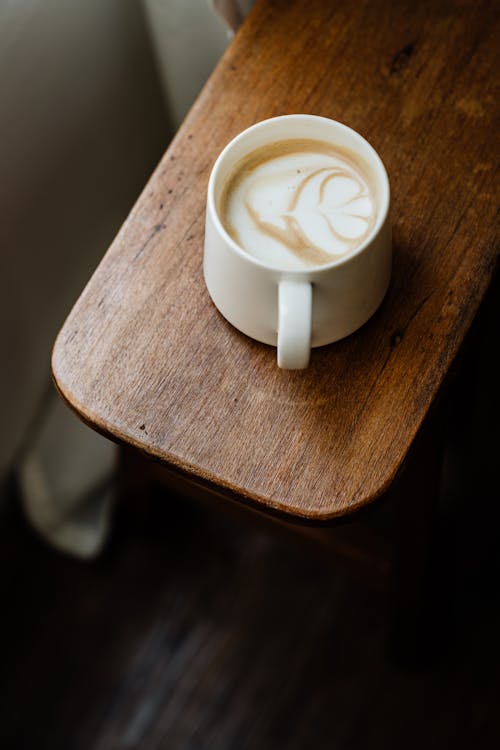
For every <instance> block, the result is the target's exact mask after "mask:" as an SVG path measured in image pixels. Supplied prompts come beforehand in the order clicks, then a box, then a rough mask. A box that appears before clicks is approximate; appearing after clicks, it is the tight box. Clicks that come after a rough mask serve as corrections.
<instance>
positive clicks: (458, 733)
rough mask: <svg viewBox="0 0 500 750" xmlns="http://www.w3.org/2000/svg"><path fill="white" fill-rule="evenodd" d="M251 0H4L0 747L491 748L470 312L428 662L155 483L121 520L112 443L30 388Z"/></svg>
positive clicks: (231, 525)
mask: <svg viewBox="0 0 500 750" xmlns="http://www.w3.org/2000/svg"><path fill="white" fill-rule="evenodd" d="M251 4H252V3H251V2H250V1H247V2H245V0H240V2H233V3H231V2H226V3H224V2H207V1H206V0H142V1H141V0H104V1H103V0H3V2H0V136H1V137H0V175H1V180H0V193H1V194H0V206H1V221H0V249H1V269H0V341H1V347H2V352H3V357H2V367H1V368H0V399H1V408H2V426H1V430H0V555H1V567H0V594H1V601H2V609H3V614H2V616H1V621H0V624H1V632H0V634H1V643H2V645H3V650H4V653H3V656H2V669H1V670H0V699H1V700H0V746H1V747H2V748H6V749H7V750H9V749H10V748H15V749H17V748H19V749H20V750H24V749H25V748H35V747H36V748H38V749H41V748H42V749H43V748H47V749H49V748H50V750H59V748H60V749H61V750H63V749H64V750H68V748H70V749H72V748H74V749H75V750H80V749H81V750H89V749H92V750H94V748H95V749H97V750H100V749H102V750H108V749H110V748H151V749H153V748H158V749H160V748H161V749H170V748H173V749H176V748H182V749H184V748H186V749H189V750H196V749H198V748H200V749H204V748H213V749H214V750H215V749H216V748H221V749H222V750H225V748H244V747H245V748H263V749H264V750H265V749H266V748H269V749H271V748H273V749H274V748H333V747H335V748H337V747H338V748H340V747H342V748H353V749H354V750H356V749H357V748H363V747H366V746H368V743H369V745H370V747H371V748H373V747H376V748H377V747H384V749H385V750H387V748H402V747H404V748H413V747H415V748H417V747H418V748H421V747H438V748H447V747H450V746H452V745H453V746H455V747H468V746H472V747H475V748H478V747H485V748H486V747H494V746H496V742H497V741H498V739H499V738H500V720H499V719H498V717H497V713H498V710H497V702H498V688H499V687H500V662H499V658H498V657H499V647H498V638H497V633H498V627H499V625H500V615H499V609H500V608H499V597H498V575H499V574H500V565H499V553H498V541H497V540H498V534H497V528H498V511H497V506H498V499H499V497H498V490H497V484H496V453H497V450H498V441H497V440H496V438H495V436H496V435H497V432H498V427H497V421H498V397H497V391H498V382H499V380H498V378H499V374H500V372H499V369H498V365H496V364H495V361H494V356H493V353H492V349H493V348H494V347H492V345H491V342H494V341H496V340H498V334H497V317H498V316H497V314H496V311H497V305H496V303H495V302H492V301H491V295H490V300H489V302H488V305H487V309H486V312H485V313H484V314H483V321H484V324H483V325H482V327H481V329H480V332H479V333H478V334H477V335H476V336H475V339H474V342H473V345H472V351H473V356H472V357H469V359H468V360H467V362H466V366H465V367H464V369H463V373H462V375H461V377H460V379H459V382H458V386H457V388H458V391H457V392H458V394H459V395H458V397H459V398H461V399H463V402H464V403H466V405H467V408H465V409H464V410H462V412H461V417H460V419H458V418H457V417H456V415H454V414H453V413H450V415H449V440H448V445H447V453H446V461H445V474H444V477H443V482H442V485H443V486H442V503H441V509H440V521H439V524H438V529H439V534H440V542H439V550H438V551H437V552H436V557H435V560H434V565H435V567H434V568H433V569H432V577H433V578H434V587H433V588H432V587H431V588H432V601H433V606H434V607H435V609H434V610H433V612H434V625H435V630H433V629H432V628H431V629H430V631H429V633H427V636H428V641H427V643H426V648H427V647H428V651H429V654H431V653H432V654H433V658H432V659H430V666H424V667H420V668H418V669H415V668H414V666H413V667H412V668H411V669H410V668H408V667H407V666H404V667H403V666H401V664H398V663H397V662H396V661H394V660H392V659H391V658H390V656H389V655H388V651H387V641H388V638H389V635H390V633H389V630H390V622H389V619H388V617H387V604H388V603H387V601H386V600H385V599H384V597H383V596H382V595H381V594H380V592H377V591H373V590H372V589H370V588H369V587H366V586H365V585H364V583H363V582H361V581H358V580H357V578H356V577H353V576H352V575H351V574H349V573H346V572H345V571H344V570H341V569H338V567H337V566H336V565H334V564H333V563H328V564H325V561H324V560H320V559H318V558H316V557H315V556H314V555H312V554H310V550H309V549H307V550H304V549H302V547H299V546H297V545H296V544H294V543H293V544H291V543H290V542H289V540H284V539H281V538H278V537H276V536H275V535H274V534H272V533H269V531H267V530H266V529H261V528H254V527H253V526H252V525H247V524H246V523H242V522H241V520H240V519H238V520H235V519H233V518H220V517H219V516H218V515H216V516H214V515H213V514H212V512H211V511H210V510H209V509H207V508H205V507H204V506H200V505H199V504H197V503H194V502H193V501H192V500H191V498H190V497H189V493H187V494H186V492H183V491H181V490H179V488H178V487H176V488H170V489H169V488H168V486H166V485H165V483H157V484H156V483H155V482H152V483H151V484H150V485H149V487H148V491H147V496H144V497H141V496H140V492H139V495H138V496H137V497H135V498H132V500H131V501H130V502H125V503H117V502H116V500H117V497H119V495H120V491H119V490H120V488H117V481H116V477H117V465H118V457H117V450H116V449H115V447H114V446H113V445H112V444H111V443H109V442H108V441H107V440H105V439H104V438H102V437H100V436H98V435H96V434H95V433H93V432H92V431H91V430H89V429H87V428H86V427H85V426H84V425H82V424H81V423H80V422H79V421H78V420H77V419H76V418H75V417H74V416H73V415H72V414H71V413H70V412H69V411H68V410H67V409H66V407H65V406H64V405H63V404H62V403H61V402H60V400H59V399H58V397H57V396H56V394H55V392H54V389H53V386H52V385H51V380H50V351H51V346H52V344H53V341H54V338H55V336H56V334H57V332H58V330H59V328H60V326H61V324H62V322H63V320H64V318H65V316H66V314H67V313H68V312H69V310H70V308H71V306H72V304H73V303H74V301H75V300H76V299H77V297H78V295H79V293H80V292H81V290H82V288H83V286H84V285H85V283H86V282H87V280H88V278H89V276H90V275H91V273H92V271H93V270H94V268H95V267H96V265H97V264H98V262H99V259H100V258H101V257H102V255H103V254H104V252H105V251H106V249H107V247H108V246H109V244H110V243H111V241H112V239H113V237H114V235H115V234H116V232H117V230H118V229H119V227H120V225H121V223H122V222H123V221H124V219H125V218H126V216H127V214H128V212H129V210H130V208H131V207H132V205H133V203H134V202H135V200H136V199H137V197H138V196H139V194H140V192H141V191H142V189H143V187H144V185H145V183H146V182H147V180H148V177H149V175H150V174H151V172H152V170H153V169H154V167H155V165H156V164H157V162H158V160H159V158H160V157H161V155H162V153H163V151H164V150H165V148H166V147H167V145H168V143H169V141H170V139H171V138H172V136H173V135H174V133H175V131H176V129H177V127H178V126H179V124H180V123H181V121H182V119H183V117H184V115H185V114H186V112H187V110H188V109H189V107H190V105H191V104H192V102H193V101H194V99H195V97H196V95H197V93H198V92H199V90H200V88H201V87H202V86H203V84H204V82H205V80H206V79H207V78H208V76H209V75H210V72H211V70H212V69H213V67H214V66H215V65H216V63H217V61H218V59H219V58H220V56H221V55H222V53H223V51H224V49H225V47H226V45H227V44H228V41H229V40H230V38H231V35H232V33H233V31H234V30H235V29H236V28H237V26H238V24H239V23H240V22H241V20H242V19H243V18H244V16H245V13H246V12H247V11H248V9H249V7H250V6H251ZM485 436H486V439H485ZM128 494H129V495H130V491H129V492H128ZM471 498H472V499H473V500H474V501H475V502H477V503H478V504H480V506H481V509H482V510H481V513H480V514H477V516H476V517H475V518H474V519H471V518H470V517H469V516H468V514H467V512H466V507H467V506H468V504H470V502H471ZM129 500H130V498H129ZM173 506H175V508H176V512H175V514H173V515H174V520H172V517H173V516H172V507H173ZM166 508H168V515H167V511H166ZM436 602H438V605H436ZM436 607H437V608H436ZM431 619H432V618H431ZM443 631H445V634H444V637H443ZM438 633H439V644H440V645H439V649H438V651H439V658H434V657H435V656H436V654H435V653H434V651H435V649H433V646H435V643H433V640H434V639H433V635H434V634H436V637H437V634H438ZM424 661H425V660H424Z"/></svg>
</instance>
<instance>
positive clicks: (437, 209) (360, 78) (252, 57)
mask: <svg viewBox="0 0 500 750" xmlns="http://www.w3.org/2000/svg"><path fill="white" fill-rule="evenodd" d="M497 32H498V19H497V14H496V13H495V3H493V2H492V3H489V2H486V0H483V1H482V2H473V1H472V0H468V1H467V2H453V3H451V2H445V0H440V1H438V2H428V3H426V2H421V3H413V2H399V3H396V4H394V3H392V2H389V1H388V0H370V2H359V3H355V4H353V3H350V2H348V0H335V2H324V1H323V0H295V1H294V2H288V1H287V2H284V1H283V2H259V3H258V4H257V6H256V8H255V9H254V11H253V12H252V13H251V15H250V17H249V19H248V20H247V21H246V23H245V24H244V26H243V27H242V29H241V31H240V32H239V33H238V35H237V36H236V39H235V40H234V42H233V43H232V44H231V46H230V47H229V49H228V51H227V53H226V54H225V56H224V58H223V59H222V61H221V63H220V64H219V66H218V67H217V69H216V71H215V72H214V74H213V75H212V77H211V78H210V80H209V81H208V83H207V85H206V86H205V88H204V90H203V91H202V93H201V95H200V97H199V98H198V100H197V102H196V103H195V105H194V107H193V108H192V110H191V112H190V114H189V116H188V117H187V119H186V121H185V122H184V124H183V125H182V127H181V129H180V130H179V132H178V134H177V136H176V138H175V139H174V141H173V142H172V144H171V146H170V148H169V149H168V151H167V152H166V154H165V156H164V158H163V159H162V161H161V162H160V164H159V166H158V168H157V170H156V171H155V173H154V174H153V176H152V178H151V180H150V181H149V183H148V185H147V186H146V188H145V190H144V192H143V194H142V195H141V196H140V198H139V200H138V202H137V203H136V205H135V207H134V208H133V210H132V212H131V214H130V216H129V217H128V219H127V221H126V222H125V224H124V225H123V227H122V229H121V231H120V232H119V234H118V236H117V238H116V239H115V241H114V243H113V244H112V246H111V248H110V249H109V251H108V253H107V254H106V256H105V258H104V260H103V261H102V263H101V265H100V266H99V268H98V269H97V271H96V273H95V274H94V276H93V277H92V279H91V281H90V283H89V284H88V286H87V288H86V289H85V290H84V292H83V294H82V296H81V297H80V299H79V301H78V302H77V304H76V306H75V308H74V309H73V311H72V312H71V314H70V316H69V317H68V319H67V321H66V323H65V325H64V327H63V329H62V331H61V333H60V335H59V337H58V339H57V342H56V345H55V348H54V352H53V373H54V378H55V381H56V384H57V387H58V388H59V390H60V392H61V394H62V395H63V397H64V398H65V399H66V400H67V402H68V403H69V404H70V405H71V406H72V408H73V409H74V410H75V411H76V412H77V413H78V414H79V415H80V416H81V417H82V418H83V419H84V420H85V421H86V422H88V423H89V424H90V425H91V426H93V427H94V428H95V429H97V430H99V431H101V432H103V433H104V434H106V435H108V436H109V437H111V438H113V439H116V440H119V441H123V442H125V443H127V444H130V445H133V446H136V447H138V448H139V449H140V450H142V451H143V452H144V453H146V454H148V455H150V456H153V457H156V458H158V459H160V460H161V461H163V462H165V463H166V464H167V465H168V466H169V467H170V468H174V469H175V468H176V469H178V470H180V471H182V472H185V473H187V474H188V475H190V476H193V477H196V478H197V479H198V480H200V481H202V482H205V483H207V484H208V485H209V486H211V487H213V488H216V489H217V490H219V491H220V490H223V491H227V492H229V493H231V494H232V495H233V496H236V497H237V498H239V499H240V500H242V501H243V502H250V503H256V504H258V505H259V506H260V507H261V508H266V509H268V510H271V511H275V512H283V513H286V514H288V515H289V516H293V517H296V518H301V519H316V520H327V519H331V518H334V517H336V516H338V515H341V514H344V513H346V512H349V511H351V510H354V509H355V508H358V507H359V506H361V505H363V504H365V503H367V502H369V501H371V500H373V499H374V498H376V497H377V496H379V495H380V493H381V492H383V491H384V490H385V489H386V488H387V487H388V486H389V484H390V483H391V481H392V480H393V478H394V476H395V474H396V472H397V470H398V468H399V467H400V466H401V464H402V462H403V460H404V458H405V456H406V454H407V452H408V450H409V448H410V446H411V444H412V442H413V440H414V437H415V435H416V434H417V432H418V430H419V428H420V426H421V424H422V422H423V420H424V418H425V416H426V414H427V412H428V410H429V407H430V405H431V403H432V402H433V400H434V398H435V396H436V394H437V393H438V391H439V388H440V386H441V385H442V382H443V380H444V378H445V376H446V374H447V372H448V370H449V368H450V365H451V364H452V362H453V359H454V357H455V356H456V354H457V352H458V350H459V348H460V345H461V342H462V341H463V339H464V336H465V334H466V333H467V330H468V329H469V327H470V324H471V322H472V320H473V318H474V316H475V314H476V312H477V309H478V307H479V305H480V303H481V300H482V298H483V296H484V294H485V292H486V290H487V288H488V285H489V283H490V281H491V279H492V277H493V274H494V270H495V267H496V263H497V254H498V244H497V242H496V240H497V235H496V224H495V212H496V200H495V195H496V188H497V185H496V176H495V171H496V166H497V164H498V150H497V149H496V148H495V142H494V134H495V132H498V108H497V107H496V106H495V104H496V99H495V88H494V85H495V81H494V73H495V71H496V70H497V69H498V62H499V61H498V55H497V52H496V47H497V45H495V39H496V38H497V37H496V33H497ZM291 112H307V113H314V114H319V115H325V116H328V117H332V118H334V119H338V120H340V121H342V122H344V123H346V124H348V125H350V126H351V127H353V128H355V129H356V130H358V131H359V132H361V133H362V135H364V136H365V137H366V138H367V139H368V140H369V141H370V142H371V143H372V144H373V146H374V147H375V148H376V149H377V150H378V152H379V153H380V154H381V156H382V158H383V160H384V162H385V164H386V166H387V169H388V173H389V177H390V180H391V185H392V193H393V224H394V272H393V280H392V285H391V288H390V290H389V293H388V295H387V297H386V299H385V301H384V303H383V305H382V307H381V309H380V310H379V312H378V313H377V314H376V315H375V316H374V318H372V320H371V321H369V322H368V323H367V324H366V325H365V326H364V327H363V328H362V329H361V330H360V331H358V332H357V333H355V334H354V335H352V336H350V337H349V338H347V339H345V340H344V341H341V342H338V343H336V344H333V345H331V346H328V347H324V348H322V349H320V350H315V351H314V352H313V356H312V363H311V366H310V367H309V369H308V370H306V371H303V372H286V371H280V370H279V369H278V368H277V367H276V361H275V360H276V353H275V350H274V349H273V348H271V347H267V346H264V345H261V344H258V343H256V342H253V341H251V340H250V339H248V338H246V337H245V336H244V335H242V334H240V333H238V331H236V330H235V329H233V328H232V327H231V326H230V325H229V324H228V323H226V321H225V320H224V319H223V318H222V317H221V316H220V315H219V314H218V312H217V311H216V310H215V308H214V306H213V305H212V303H211V301H210V299H209V297H208V294H207V292H206V289H205V286H204V282H203V278H202V252H203V232H204V225H203V223H204V204H205V192H206V187H207V180H208V175H209V172H210V169H211V166H212V164H213V162H214V160H215V158H216V156H217V154H218V153H219V152H220V150H221V149H222V148H223V146H224V145H225V144H226V143H227V142H228V140H229V139H230V138H232V137H233V136H234V135H235V134H236V133H238V132H239V131H240V130H242V129H243V128H245V127H247V126H248V125H250V124H252V123H254V122H256V121H258V120H261V119H264V118H266V117H269V116H273V115H278V114H286V113H291ZM126 158H127V155H126V154H124V159H126Z"/></svg>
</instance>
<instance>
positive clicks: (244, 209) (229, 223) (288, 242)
mask: <svg viewBox="0 0 500 750" xmlns="http://www.w3.org/2000/svg"><path fill="white" fill-rule="evenodd" d="M365 172H366V169H365V168H364V165H363V164H362V163H361V162H360V161H359V160H358V159H357V158H356V157H354V156H353V155H352V154H350V152H347V151H344V150H342V149H339V148H337V147H336V146H333V145H332V144H329V143H327V142H323V141H315V140H306V139H303V140H302V139H301V140H289V141H278V142H276V143H273V144H270V145H269V146H266V147H264V148H262V149H258V150H257V151H254V152H253V153H252V154H250V155H249V156H248V157H246V158H245V159H244V160H243V161H242V162H240V164H239V165H237V166H236V168H235V170H234V171H233V174H232V175H231V176H230V178H229V180H228V182H227V184H226V187H225V190H224V192H223V195H222V198H221V211H220V213H221V218H222V221H223V224H224V226H225V228H226V230H227V231H228V233H229V234H230V235H231V236H232V237H233V239H234V240H235V241H236V242H237V243H238V244H239V245H240V246H241V247H242V248H243V249H244V250H245V251H246V252H248V253H249V254H251V255H253V256H254V257H256V258H258V259H259V260H262V261H264V262H267V263H270V264H272V265H278V266H280V267H282V268H304V267H308V266H318V265H325V264H327V263H330V262H331V261H333V260H336V259H337V258H340V257H343V256H345V255H347V254H349V253H351V252H352V251H353V250H354V249H355V248H356V247H358V246H359V245H360V244H361V243H362V242H363V240H365V239H366V237H367V236H368V235H369V234H370V232H371V230H372V228H373V226H374V223H375V219H376V197H375V192H374V190H373V189H372V188H371V187H370V185H369V181H368V178H367V177H366V175H365Z"/></svg>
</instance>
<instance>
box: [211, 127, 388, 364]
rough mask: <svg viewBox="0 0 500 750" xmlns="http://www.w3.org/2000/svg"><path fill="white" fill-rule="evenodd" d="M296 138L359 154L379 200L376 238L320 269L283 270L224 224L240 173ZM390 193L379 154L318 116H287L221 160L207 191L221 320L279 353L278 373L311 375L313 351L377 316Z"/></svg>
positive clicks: (384, 276) (230, 148)
mask: <svg viewBox="0 0 500 750" xmlns="http://www.w3.org/2000/svg"><path fill="white" fill-rule="evenodd" d="M294 138H307V139H317V140H321V141H328V142H330V143H332V144H334V145H337V146H339V147H340V148H346V149H349V150H350V151H353V152H355V153H356V154H357V155H358V156H359V157H360V158H361V159H362V161H363V162H364V164H365V165H366V167H367V169H368V170H369V172H370V177H371V179H372V180H373V181H374V184H375V187H376V192H377V201H378V203H377V218H376V221H375V224H374V227H373V229H372V231H371V232H370V234H369V236H368V237H367V238H365V239H364V241H363V242H362V243H361V244H360V245H359V246H358V247H356V248H355V249H354V250H353V251H352V252H351V253H349V254H348V255H345V256H342V257H340V258H338V259H337V260H332V261H331V262H330V263H328V264H326V265H321V266H313V267H305V268H301V269H284V268H279V267H276V266H273V265H271V264H267V263H264V262H263V261H261V260H258V259H257V258H254V257H253V256H252V255H250V254H249V253H247V252H246V251H245V250H243V249H242V248H241V247H240V246H239V245H238V244H237V243H236V242H235V241H234V240H233V239H232V238H231V237H230V236H229V234H228V233H227V232H226V230H225V229H224V226H223V225H222V222H221V220H220V216H219V204H220V200H221V196H222V192H223V188H224V186H225V184H226V182H227V180H228V178H229V177H230V176H231V174H232V171H233V170H234V167H235V166H236V164H238V162H239V161H240V160H241V159H243V158H244V157H245V156H247V155H248V154H250V153H251V152H252V151H254V150H255V149H258V148H261V147H262V146H265V145H267V144H270V143H274V142H276V141H280V140H289V139H294ZM389 206H390V190H389V180H388V177H387V173H386V171H385V168H384V165H383V163H382V161H381V159H380V157H379V156H378V154H377V152H376V151H375V150H374V149H373V147H372V146H370V144H369V143H368V142H367V141H366V140H365V139H364V138H363V137H362V136H361V135H359V133H356V132H355V131H354V130H352V129H351V128H349V127H347V126H346V125H342V124H341V123H339V122H336V121H335V120H330V119H328V118H326V117H318V116H316V115H283V116H281V117H273V118H271V119H269V120H264V121H263V122H259V123H257V124H256V125H252V126H251V127H250V128H248V129H247V130H244V131H243V132H242V133H240V134H239V135H238V136H236V138H234V139H233V140H232V141H231V142H230V143H229V144H228V145H227V146H226V147H225V149H224V150H223V151H222V153H221V154H220V156H219V157H218V159H217V161H216V162H215V165H214V167H213V169H212V173H211V175H210V180H209V184H208V197H207V213H206V228H205V250H204V260H203V270H204V276H205V283H206V285H207V289H208V292H209V294H210V296H211V298H212V301H213V302H214V304H215V306H216V307H217V308H218V310H219V311H220V312H221V313H222V315H223V316H224V317H225V318H226V319H227V320H228V321H229V322H230V323H232V325H234V326H235V327H236V328H237V329H238V330H240V331H242V332H243V333H245V334H246V335H247V336H250V337H251V338H254V339H256V340H257V341H261V342H262V343H264V344H270V345H272V346H277V347H278V366H279V367H282V368H285V369H302V368H304V367H307V365H308V363H309V356H310V350H311V346H312V347H316V346H324V345H325V344H330V343H332V342H334V341H338V340H339V339H341V338H344V337H345V336H348V335H349V334H350V333H353V332H354V331H355V330H357V329H358V328H360V327H361V326H362V325H363V324H364V323H365V322H366V321H367V320H368V319H369V318H370V317H371V316H372V315H373V313H374V312H375V310H376V309H377V308H378V306H379V305H380V303H381V302H382V299H383V297H384V295H385V293H386V291H387V287H388V286H389V280H390V275H391V256H392V246H391V226H390V219H389Z"/></svg>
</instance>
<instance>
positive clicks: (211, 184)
mask: <svg viewBox="0 0 500 750" xmlns="http://www.w3.org/2000/svg"><path fill="white" fill-rule="evenodd" d="M277 120H320V121H323V122H327V123H330V124H331V123H333V124H334V125H335V126H336V127H337V128H340V129H341V130H344V131H346V132H348V133H349V135H352V136H354V138H355V139H358V140H361V141H363V142H364V143H365V145H366V146H367V147H368V151H369V153H370V155H371V157H372V158H373V159H374V161H375V163H376V164H377V167H378V169H379V171H380V174H381V177H382V184H383V187H384V194H383V206H382V207H381V211H380V212H379V215H378V216H377V220H376V222H375V225H374V226H373V228H372V230H371V232H370V234H369V235H368V237H366V238H365V239H364V240H363V242H361V243H360V244H359V245H358V246H357V247H356V248H354V250H353V251H352V252H350V253H349V254H348V255H343V256H342V257H340V258H335V259H334V260H332V261H330V262H329V263H324V264H322V265H316V266H305V267H304V268H283V267H282V266H277V265H273V264H272V263H266V262H265V261H263V260H260V259H259V258H256V257H255V256H253V255H251V254H250V253H249V252H247V251H246V250H244V249H243V248H242V247H240V245H238V243H237V242H235V241H234V240H233V238H232V237H231V235H230V234H229V233H228V232H227V230H226V229H225V227H224V225H223V223H222V221H221V220H220V217H219V212H218V211H217V209H216V207H215V184H216V180H217V177H218V172H219V169H220V166H221V163H222V161H223V159H224V158H225V156H226V155H227V153H228V152H229V151H230V150H231V149H232V148H234V146H236V144H237V143H239V142H240V141H241V140H243V139H244V138H245V137H246V136H247V135H248V134H249V133H250V132H251V131H255V130H260V129H261V128H264V127H265V126H266V125H268V124H269V123H270V122H275V121H277ZM207 192H208V196H207V204H208V205H207V207H208V210H209V211H210V213H211V216H212V220H213V221H214V223H215V226H216V228H217V230H218V232H220V233H221V234H222V236H223V237H224V239H225V240H226V242H227V243H228V245H229V247H230V248H231V250H233V251H234V252H236V253H237V254H238V255H240V256H241V257H243V258H244V259H245V260H246V261H248V262H250V263H253V264H254V265H256V266H258V267H259V268H264V269H267V270H270V271H274V272H278V273H286V274H287V275H288V274H290V275H291V276H303V275H304V274H311V273H319V272H321V271H327V270H329V269H331V268H337V267H339V266H342V265H344V264H346V263H349V262H350V261H351V260H353V258H356V257H357V256H358V255H360V254H361V253H362V252H363V251H364V250H365V249H366V248H367V247H368V245H370V244H371V243H372V242H373V240H374V238H375V237H376V236H377V235H378V234H379V232H380V230H381V228H382V227H383V226H384V223H385V221H386V219H387V216H388V214H389V209H390V202H391V191H390V184H389V177H388V175H387V170H386V168H385V166H384V163H383V161H382V159H381V157H380V156H379V154H378V153H377V151H376V150H375V149H374V148H373V146H372V145H371V143H369V141H367V140H366V138H364V136H362V135H361V134H360V133H358V132H357V130H354V129H353V128H351V127H349V126H348V125H344V123H342V122H339V121H338V120H333V119H332V118H330V117H323V116H322V115H308V114H290V115H277V116H276V117H268V118H267V119H265V120H260V121H259V122H256V123H254V124H253V125H250V126H249V127H248V128H245V130H242V131H241V133H238V135H236V136H235V137H234V138H232V139H231V140H230V141H229V143H227V144H226V146H225V147H224V148H223V149H222V151H221V152H220V154H219V156H218V157H217V159H216V161H215V163H214V166H213V167H212V171H211V173H210V178H209V181H208V191H207Z"/></svg>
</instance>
